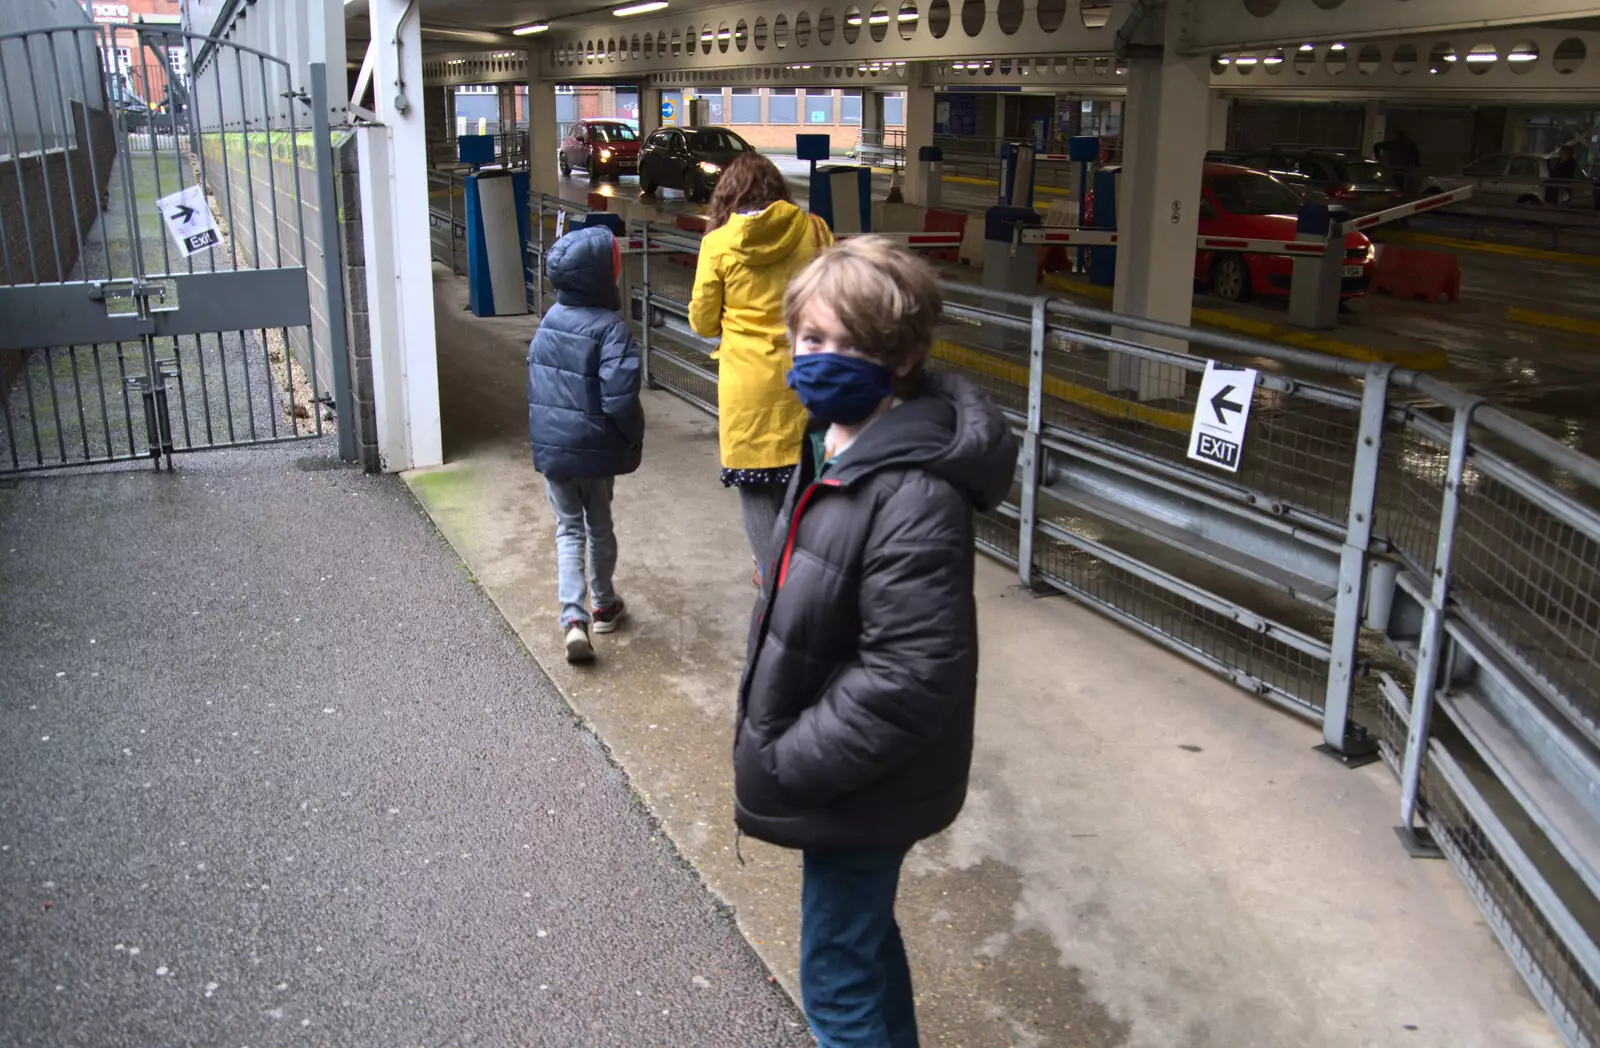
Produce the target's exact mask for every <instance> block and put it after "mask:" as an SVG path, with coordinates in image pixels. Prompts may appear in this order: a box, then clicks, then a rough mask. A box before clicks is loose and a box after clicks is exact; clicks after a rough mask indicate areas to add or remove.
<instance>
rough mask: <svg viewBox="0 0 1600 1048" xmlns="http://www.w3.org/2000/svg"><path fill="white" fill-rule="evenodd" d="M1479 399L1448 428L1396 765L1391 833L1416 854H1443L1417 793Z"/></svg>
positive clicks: (1441, 661)
mask: <svg viewBox="0 0 1600 1048" xmlns="http://www.w3.org/2000/svg"><path fill="white" fill-rule="evenodd" d="M1479 403H1481V401H1475V402H1473V403H1471V404H1468V405H1466V406H1465V407H1463V408H1460V409H1458V410H1457V411H1456V417H1455V425H1454V426H1453V427H1452V428H1451V431H1450V465H1449V467H1448V472H1447V473H1446V474H1445V480H1444V499H1443V501H1442V503H1441V505H1440V508H1439V541H1438V544H1437V545H1436V546H1435V547H1434V554H1433V586H1432V589H1431V590H1430V591H1429V593H1428V599H1427V601H1426V602H1425V603H1424V608H1423V615H1422V636H1421V639H1420V647H1419V649H1418V652H1417V679H1416V683H1415V684H1414V685H1413V686H1412V689H1411V723H1410V725H1409V726H1408V729H1407V731H1406V752H1405V759H1404V761H1403V762H1402V764H1401V766H1400V825H1398V826H1396V827H1395V833H1396V834H1398V835H1399V837H1400V841H1401V843H1402V844H1404V845H1405V847H1406V850H1407V851H1408V852H1410V853H1411V855H1412V856H1413V857H1415V858H1437V857H1439V856H1440V855H1441V854H1442V853H1441V852H1440V851H1439V848H1438V846H1437V845H1436V844H1434V843H1433V840H1432V838H1431V837H1430V836H1429V835H1428V831H1427V830H1426V829H1425V828H1424V827H1420V826H1417V825H1416V824H1415V823H1416V815H1417V803H1418V800H1419V799H1420V796H1421V784H1422V762H1423V761H1425V760H1427V758H1428V753H1427V751H1428V736H1429V734H1430V730H1431V727H1432V720H1433V695H1434V692H1435V691H1436V690H1438V686H1439V680H1438V678H1439V674H1440V670H1441V669H1442V668H1443V667H1444V666H1445V659H1444V651H1443V648H1444V643H1445V636H1444V617H1445V606H1446V603H1447V602H1448V600H1449V599H1450V562H1451V557H1452V554H1453V552H1454V550H1455V539H1456V518H1457V517H1458V516H1459V515H1460V513H1461V477H1462V474H1463V473H1464V472H1465V471H1466V464H1467V441H1468V437H1469V434H1470V432H1471V429H1472V413H1473V411H1474V410H1476V408H1477V406H1478V404H1479Z"/></svg>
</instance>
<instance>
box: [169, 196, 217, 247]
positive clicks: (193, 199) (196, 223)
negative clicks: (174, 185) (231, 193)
mask: <svg viewBox="0 0 1600 1048" xmlns="http://www.w3.org/2000/svg"><path fill="white" fill-rule="evenodd" d="M156 207H158V208H160V209H161V221H163V222H165V223H166V224H167V229H169V230H170V231H171V232H172V239H174V240H176V241H177V242H178V250H179V251H182V252H183V257H184V258H188V257H189V256H190V255H192V254H194V253H195V252H196V251H203V250H204V249H206V248H208V247H214V246H215V245H217V244H220V243H222V234H221V233H220V232H218V230H217V220H216V219H214V218H212V217H211V205H209V204H207V203H206V192H205V190H203V189H201V188H200V187H199V186H185V187H184V188H182V189H180V190H178V191H177V192H176V193H169V194H167V195H166V196H164V197H162V198H161V199H160V200H157V201H156Z"/></svg>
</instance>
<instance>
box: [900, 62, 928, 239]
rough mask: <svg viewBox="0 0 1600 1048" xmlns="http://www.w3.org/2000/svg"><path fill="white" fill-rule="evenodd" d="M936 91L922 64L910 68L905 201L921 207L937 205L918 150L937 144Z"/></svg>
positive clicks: (909, 65)
mask: <svg viewBox="0 0 1600 1048" xmlns="http://www.w3.org/2000/svg"><path fill="white" fill-rule="evenodd" d="M933 100H934V90H933V88H932V87H931V86H929V85H928V84H927V81H926V77H925V73H924V69H923V66H922V64H921V63H920V62H912V63H908V64H907V66H906V103H905V121H906V170H905V190H904V194H905V199H906V203H908V204H916V205H918V206H919V207H930V206H936V205H935V204H934V203H933V202H932V201H933V198H932V197H931V196H930V193H929V185H928V167H927V165H926V164H919V163H917V151H918V150H919V149H921V148H922V147H923V146H931V145H933Z"/></svg>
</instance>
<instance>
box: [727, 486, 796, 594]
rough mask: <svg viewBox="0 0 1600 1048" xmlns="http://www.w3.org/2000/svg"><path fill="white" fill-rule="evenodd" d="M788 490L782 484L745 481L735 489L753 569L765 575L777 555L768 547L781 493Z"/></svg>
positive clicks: (775, 525) (780, 502)
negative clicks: (752, 555)
mask: <svg viewBox="0 0 1600 1048" xmlns="http://www.w3.org/2000/svg"><path fill="white" fill-rule="evenodd" d="M787 491H788V486H787V485H784V484H746V485H744V486H743V487H741V488H739V515H740V517H741V518H743V521H744V537H745V539H746V540H747V541H748V542H749V543H750V552H751V553H752V554H754V555H755V558H756V569H757V570H758V571H760V572H761V576H762V578H765V577H766V574H767V565H768V564H770V563H771V561H772V558H773V557H774V556H776V555H777V550H774V549H772V544H773V541H774V539H773V535H772V530H773V529H774V528H775V527H777V526H778V513H779V512H780V511H781V510H782V509H783V496H784V494H785V493H786V492H787Z"/></svg>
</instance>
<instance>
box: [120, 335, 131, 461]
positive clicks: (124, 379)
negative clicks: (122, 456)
mask: <svg viewBox="0 0 1600 1048" xmlns="http://www.w3.org/2000/svg"><path fill="white" fill-rule="evenodd" d="M125 345H126V343H123V342H118V343H117V379H118V380H119V382H120V384H121V386H122V421H123V422H124V423H125V424H126V425H127V427H128V454H130V455H132V454H134V437H133V404H132V402H131V401H129V400H128V357H127V350H126V349H124V348H123V347H124V346H125Z"/></svg>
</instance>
